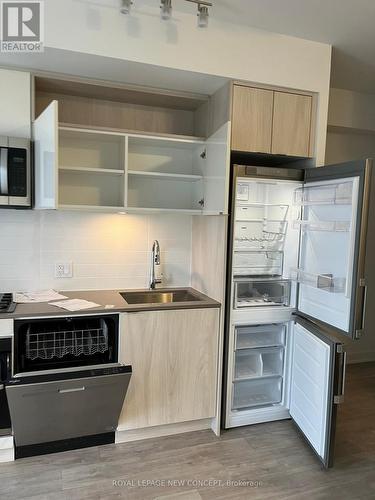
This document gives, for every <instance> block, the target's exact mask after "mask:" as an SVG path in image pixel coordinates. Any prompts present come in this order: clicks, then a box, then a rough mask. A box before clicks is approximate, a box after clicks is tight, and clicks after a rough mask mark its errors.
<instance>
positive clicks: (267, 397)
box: [232, 377, 282, 410]
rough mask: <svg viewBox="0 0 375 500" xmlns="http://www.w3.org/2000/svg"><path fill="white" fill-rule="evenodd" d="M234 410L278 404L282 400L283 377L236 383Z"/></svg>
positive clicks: (234, 388)
mask: <svg viewBox="0 0 375 500" xmlns="http://www.w3.org/2000/svg"><path fill="white" fill-rule="evenodd" d="M233 385H234V387H233V404H232V409H233V410H240V409H244V408H252V407H254V406H266V405H271V404H277V403H280V402H281V399H282V377H273V378H265V379H255V380H241V381H236V382H234V384H233Z"/></svg>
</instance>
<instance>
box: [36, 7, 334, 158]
mask: <svg viewBox="0 0 375 500" xmlns="http://www.w3.org/2000/svg"><path fill="white" fill-rule="evenodd" d="M176 4H177V5H176ZM174 6H175V10H174V16H173V17H174V19H173V20H172V21H171V22H161V21H160V15H159V2H157V1H155V0H143V1H140V0H137V1H136V2H135V5H134V8H133V13H132V15H131V16H129V17H127V16H124V15H121V14H120V12H119V1H118V0H106V1H105V0H103V1H102V2H96V3H95V2H86V1H76V0H64V2H62V1H61V0H48V2H45V8H46V46H48V47H52V48H55V49H65V50H71V51H73V52H77V53H78V52H80V53H87V54H96V55H99V56H105V57H112V58H117V59H122V60H129V61H137V62H138V63H146V64H152V65H157V66H164V67H167V68H175V69H181V70H186V71H194V72H198V73H206V74H210V75H220V76H224V77H227V78H233V79H243V80H248V81H253V82H259V83H265V84H272V85H279V86H283V87H289V88H296V89H302V90H309V91H313V92H318V93H319V112H318V133H317V143H318V150H317V157H318V162H319V164H323V163H324V153H325V142H326V128H327V111H328V95H329V81H330V65H331V47H330V46H329V45H326V44H321V43H316V42H311V41H307V40H301V39H297V38H293V37H288V36H284V35H278V34H274V33H268V32H265V31H260V30H255V29H249V28H248V27H245V26H241V25H234V24H230V23H224V22H220V21H218V20H216V19H215V16H214V9H212V16H211V18H210V26H209V28H208V29H207V30H198V29H197V28H196V16H195V11H194V9H188V8H187V7H186V8H184V9H183V10H176V9H180V7H179V6H178V2H175V4H174ZM72 58H74V54H73V53H72ZM98 64H100V61H98ZM84 70H85V68H82V71H84ZM197 78H199V75H197ZM108 79H111V75H110V74H108ZM124 81H126V74H124Z"/></svg>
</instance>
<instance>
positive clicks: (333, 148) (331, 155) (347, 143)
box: [326, 131, 375, 165]
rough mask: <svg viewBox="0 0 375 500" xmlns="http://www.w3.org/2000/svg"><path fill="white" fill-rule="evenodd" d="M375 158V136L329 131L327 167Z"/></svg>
mask: <svg viewBox="0 0 375 500" xmlns="http://www.w3.org/2000/svg"><path fill="white" fill-rule="evenodd" d="M374 157H375V134H374V135H370V134H359V133H358V132H352V133H350V132H349V131H347V132H345V133H342V132H338V131H336V132H332V131H328V134H327V149H326V163H327V165H329V164H333V163H342V162H345V161H349V160H360V159H365V158H374Z"/></svg>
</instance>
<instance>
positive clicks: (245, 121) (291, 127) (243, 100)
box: [231, 84, 314, 157]
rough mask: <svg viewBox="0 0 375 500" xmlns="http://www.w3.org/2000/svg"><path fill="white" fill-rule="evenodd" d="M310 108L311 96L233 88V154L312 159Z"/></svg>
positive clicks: (311, 112) (312, 114)
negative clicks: (259, 154) (242, 153)
mask: <svg viewBox="0 0 375 500" xmlns="http://www.w3.org/2000/svg"><path fill="white" fill-rule="evenodd" d="M313 106H314V98H313V96H312V95H307V94H306V95H305V94H302V93H289V92H281V91H275V90H268V89H259V88H254V87H249V86H246V85H237V84H236V85H234V86H233V105H232V144H231V148H232V150H234V151H241V152H252V153H271V154H282V155H288V156H301V157H311V156H314V123H313V122H314V113H313Z"/></svg>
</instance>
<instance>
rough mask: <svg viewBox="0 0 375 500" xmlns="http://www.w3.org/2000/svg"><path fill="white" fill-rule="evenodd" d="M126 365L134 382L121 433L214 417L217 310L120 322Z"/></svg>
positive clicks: (144, 314)
mask: <svg viewBox="0 0 375 500" xmlns="http://www.w3.org/2000/svg"><path fill="white" fill-rule="evenodd" d="M121 318H122V319H121V348H120V352H121V356H120V358H121V359H120V360H121V362H122V363H126V364H131V365H132V368H133V374H132V378H131V380H130V385H129V389H128V393H127V395H126V398H125V402H124V407H123V410H122V414H121V417H120V421H119V429H120V430H130V429H140V428H145V427H150V426H157V425H165V424H172V423H178V422H187V421H191V420H197V419H205V418H211V417H214V416H215V403H216V384H217V358H218V331H219V309H194V310H191V309H189V310H184V311H182V310H181V311H156V312H140V313H127V314H123V315H122V316H121Z"/></svg>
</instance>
